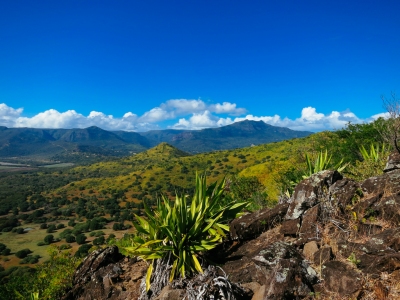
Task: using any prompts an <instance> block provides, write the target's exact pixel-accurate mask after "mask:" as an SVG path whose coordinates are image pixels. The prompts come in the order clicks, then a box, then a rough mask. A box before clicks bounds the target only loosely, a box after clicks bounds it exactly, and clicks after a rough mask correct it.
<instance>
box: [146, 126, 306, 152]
mask: <svg viewBox="0 0 400 300" xmlns="http://www.w3.org/2000/svg"><path fill="white" fill-rule="evenodd" d="M141 134H142V135H143V136H145V137H147V138H148V139H149V140H151V141H152V142H153V143H156V144H158V143H160V142H167V143H169V144H171V145H173V146H175V147H177V148H179V149H182V150H184V151H187V152H191V153H199V152H210V151H215V150H228V149H235V148H243V147H249V146H251V145H260V144H265V143H272V142H279V141H283V140H287V139H292V138H299V137H305V136H308V135H310V134H311V132H307V131H294V130H291V129H288V128H284V127H276V126H272V125H268V124H266V123H264V122H263V121H249V120H245V121H241V122H237V123H233V124H231V125H228V126H223V127H219V128H207V129H202V130H192V131H187V130H161V131H149V132H144V133H141Z"/></svg>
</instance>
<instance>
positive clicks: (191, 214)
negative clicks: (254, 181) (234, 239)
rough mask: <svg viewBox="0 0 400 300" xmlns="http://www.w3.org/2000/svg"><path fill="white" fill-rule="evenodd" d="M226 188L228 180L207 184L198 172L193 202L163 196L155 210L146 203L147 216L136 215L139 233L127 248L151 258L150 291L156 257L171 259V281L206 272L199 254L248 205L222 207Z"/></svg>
mask: <svg viewBox="0 0 400 300" xmlns="http://www.w3.org/2000/svg"><path fill="white" fill-rule="evenodd" d="M224 188H225V180H223V181H221V182H220V183H217V182H215V183H214V184H212V185H210V186H209V187H207V186H206V178H205V176H198V175H197V174H196V190H195V193H194V196H193V199H191V200H192V201H191V204H190V205H188V203H187V197H186V196H178V195H177V196H176V198H175V201H174V202H173V203H172V201H170V200H169V199H168V197H167V196H162V197H161V198H160V199H158V201H157V207H156V208H155V209H154V210H153V211H152V210H151V209H150V207H148V206H147V205H145V213H146V216H147V218H142V217H140V216H137V215H135V218H136V220H137V223H136V222H134V223H133V224H134V226H135V228H136V230H137V232H138V234H137V235H136V236H135V237H134V238H133V240H132V246H131V247H125V251H126V252H128V253H130V254H131V255H134V256H138V257H140V258H142V259H145V260H150V261H151V263H150V266H149V268H148V270H147V275H146V290H147V291H148V290H149V289H150V286H151V276H152V272H153V265H154V263H155V260H160V259H161V260H162V259H165V258H166V257H171V258H172V269H171V271H170V276H169V280H170V281H172V280H173V279H174V278H175V277H177V276H181V277H182V278H185V277H186V275H189V274H193V273H196V272H200V273H202V272H203V269H202V267H201V264H200V262H199V258H198V257H199V256H200V255H201V254H202V253H203V252H205V251H207V250H211V249H213V248H215V247H216V246H217V245H218V244H219V243H220V242H221V241H222V238H223V237H224V236H225V234H226V233H225V232H226V231H228V230H229V227H228V226H227V225H226V222H227V220H229V219H232V218H234V217H235V216H236V215H237V214H238V213H239V212H240V211H241V210H242V209H243V208H244V207H245V206H246V205H247V203H246V202H242V203H233V204H228V205H225V206H223V207H221V206H220V204H219V202H220V201H221V199H222V197H223V192H224Z"/></svg>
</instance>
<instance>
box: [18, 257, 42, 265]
mask: <svg viewBox="0 0 400 300" xmlns="http://www.w3.org/2000/svg"><path fill="white" fill-rule="evenodd" d="M40 258H41V256H40V255H28V256H27V257H25V258H24V259H22V260H21V261H20V262H19V263H20V264H36V263H38V262H39V259H40Z"/></svg>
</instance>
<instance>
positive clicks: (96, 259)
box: [63, 246, 147, 300]
mask: <svg viewBox="0 0 400 300" xmlns="http://www.w3.org/2000/svg"><path fill="white" fill-rule="evenodd" d="M146 270H147V264H146V263H145V262H144V261H137V260H136V259H129V258H126V257H124V256H123V255H121V254H120V253H119V251H118V248H117V247H116V246H114V247H108V248H105V249H100V250H96V251H94V252H92V253H91V254H90V255H89V256H88V257H86V259H85V260H84V261H83V262H82V263H81V264H80V266H79V267H78V268H77V270H76V272H75V274H74V279H73V287H72V289H71V290H69V291H67V293H66V295H65V296H64V297H63V300H75V299H80V300H94V299H113V300H125V299H138V297H139V295H140V282H141V280H142V278H143V276H144V275H145V274H146Z"/></svg>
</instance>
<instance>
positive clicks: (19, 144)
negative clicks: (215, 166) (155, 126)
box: [0, 120, 312, 160]
mask: <svg viewBox="0 0 400 300" xmlns="http://www.w3.org/2000/svg"><path fill="white" fill-rule="evenodd" d="M311 133H312V132H307V131H294V130H291V129H288V128H284V127H276V126H272V125H268V124H266V123H264V122H263V121H249V120H245V121H241V122H237V123H233V124H231V125H227V126H223V127H219V128H208V129H202V130H174V129H166V130H152V131H148V132H140V133H138V132H127V131H107V130H103V129H101V128H99V127H96V126H92V127H88V128H85V129H37V128H7V127H4V126H0V157H4V158H5V157H21V156H22V157H40V158H47V159H54V158H57V159H58V160H70V159H71V157H72V156H73V154H79V153H81V154H82V153H86V154H95V155H101V156H124V155H129V154H132V153H137V152H142V151H144V150H146V149H149V148H151V147H154V146H155V145H158V144H159V143H162V142H167V143H169V144H171V145H173V146H175V147H177V148H179V149H181V150H183V151H186V152H189V153H200V152H210V151H215V150H227V149H234V148H242V147H248V146H251V145H259V144H264V143H271V142H278V141H282V140H287V139H292V138H299V137H305V136H308V135H310V134H311ZM63 158H64V159H63Z"/></svg>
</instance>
